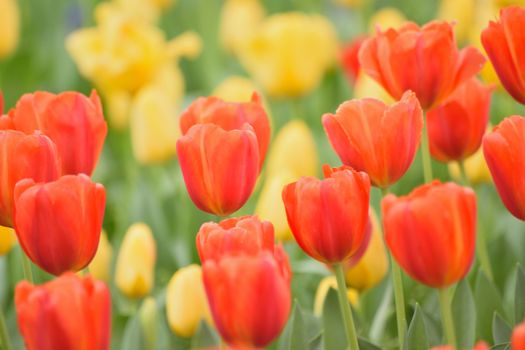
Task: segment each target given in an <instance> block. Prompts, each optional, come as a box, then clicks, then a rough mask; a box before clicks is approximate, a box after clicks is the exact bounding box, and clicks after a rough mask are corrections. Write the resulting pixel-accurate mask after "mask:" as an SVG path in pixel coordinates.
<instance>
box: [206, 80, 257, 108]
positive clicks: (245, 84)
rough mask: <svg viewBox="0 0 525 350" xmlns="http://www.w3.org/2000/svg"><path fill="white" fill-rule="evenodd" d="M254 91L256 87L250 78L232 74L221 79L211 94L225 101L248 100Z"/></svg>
mask: <svg viewBox="0 0 525 350" xmlns="http://www.w3.org/2000/svg"><path fill="white" fill-rule="evenodd" d="M254 92H258V89H257V87H256V86H255V84H254V83H253V82H252V81H251V80H250V79H247V78H244V77H241V76H237V75H234V76H231V77H229V78H226V79H225V80H223V81H222V82H221V83H220V84H219V85H217V87H216V88H215V89H214V90H213V92H212V93H211V94H212V96H216V97H219V98H220V99H222V100H224V101H227V102H250V101H251V100H252V94H253V93H254Z"/></svg>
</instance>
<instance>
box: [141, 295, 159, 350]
mask: <svg viewBox="0 0 525 350" xmlns="http://www.w3.org/2000/svg"><path fill="white" fill-rule="evenodd" d="M139 320H140V326H141V328H142V334H143V335H144V339H145V345H146V349H145V350H153V349H155V348H156V345H157V329H158V324H157V322H158V312H157V302H156V300H155V298H153V297H147V298H145V299H144V301H143V302H142V305H141V306H140V310H139Z"/></svg>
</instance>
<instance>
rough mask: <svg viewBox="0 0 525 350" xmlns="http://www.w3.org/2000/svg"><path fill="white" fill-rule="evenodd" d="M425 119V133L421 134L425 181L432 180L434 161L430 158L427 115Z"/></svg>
mask: <svg viewBox="0 0 525 350" xmlns="http://www.w3.org/2000/svg"><path fill="white" fill-rule="evenodd" d="M424 119H425V121H423V134H422V135H421V156H422V162H423V177H424V179H425V183H429V182H430V181H432V161H431V159H430V146H429V144H428V128H427V123H426V117H425V118H424Z"/></svg>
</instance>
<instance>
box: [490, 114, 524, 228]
mask: <svg viewBox="0 0 525 350" xmlns="http://www.w3.org/2000/svg"><path fill="white" fill-rule="evenodd" d="M524 152H525V118H524V117H521V116H518V115H513V116H510V117H508V118H505V119H504V120H503V121H502V122H501V123H500V124H499V125H498V126H496V127H495V128H494V130H493V131H492V132H491V133H488V134H487V135H485V137H483V154H484V155H485V160H486V161H487V165H488V167H489V170H490V174H491V175H492V179H493V180H494V184H495V185H496V189H497V190H498V193H499V196H500V198H501V200H502V201H503V204H505V207H507V210H508V211H510V213H511V214H512V215H514V216H515V217H517V218H518V219H520V220H525V182H524V181H523V179H524V178H525V159H524V158H523V154H524Z"/></svg>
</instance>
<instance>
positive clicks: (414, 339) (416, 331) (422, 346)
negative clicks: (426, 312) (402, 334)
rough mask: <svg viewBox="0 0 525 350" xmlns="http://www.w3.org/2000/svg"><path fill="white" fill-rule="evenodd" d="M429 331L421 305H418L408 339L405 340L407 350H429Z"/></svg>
mask: <svg viewBox="0 0 525 350" xmlns="http://www.w3.org/2000/svg"><path fill="white" fill-rule="evenodd" d="M428 348H429V346H428V339H427V331H426V329H425V321H424V320H423V314H422V311H421V308H420V307H419V304H416V308H415V310H414V316H412V321H410V326H409V327H408V331H407V337H406V340H405V350H428Z"/></svg>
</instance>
